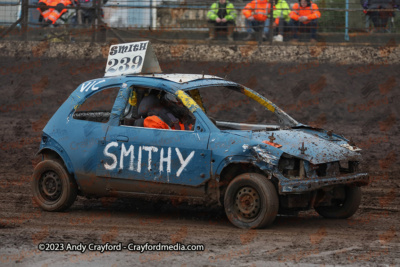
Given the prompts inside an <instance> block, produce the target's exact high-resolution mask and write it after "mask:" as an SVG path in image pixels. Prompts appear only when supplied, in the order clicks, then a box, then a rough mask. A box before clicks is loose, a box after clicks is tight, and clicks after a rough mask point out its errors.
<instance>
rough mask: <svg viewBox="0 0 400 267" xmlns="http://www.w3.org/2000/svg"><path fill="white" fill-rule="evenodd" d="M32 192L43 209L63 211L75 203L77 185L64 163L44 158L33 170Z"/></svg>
mask: <svg viewBox="0 0 400 267" xmlns="http://www.w3.org/2000/svg"><path fill="white" fill-rule="evenodd" d="M32 192H33V199H34V200H35V202H36V203H37V204H38V205H39V206H40V207H41V208H42V209H43V210H47V211H63V210H65V209H67V208H69V207H70V206H71V205H72V204H73V203H74V201H75V199H76V195H77V186H76V183H75V180H74V179H73V178H72V177H71V175H70V174H69V173H68V172H67V171H66V169H65V168H64V166H62V163H60V162H58V161H54V160H44V161H42V162H40V163H39V164H38V165H37V166H36V167H35V170H34V171H33V177H32Z"/></svg>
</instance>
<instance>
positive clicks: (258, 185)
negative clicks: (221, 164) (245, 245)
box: [224, 173, 279, 229]
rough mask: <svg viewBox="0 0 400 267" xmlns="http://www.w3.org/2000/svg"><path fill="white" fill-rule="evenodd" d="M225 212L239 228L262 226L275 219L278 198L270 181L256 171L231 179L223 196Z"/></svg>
mask: <svg viewBox="0 0 400 267" xmlns="http://www.w3.org/2000/svg"><path fill="white" fill-rule="evenodd" d="M224 206H225V213H226V215H227V217H228V219H229V220H230V221H231V223H232V224H233V225H235V226H237V227H239V228H244V229H249V228H251V229H255V228H264V227H266V226H268V225H270V224H272V222H273V221H274V220H275V217H276V215H277V213H278V209H279V199H278V194H277V192H276V189H275V187H274V185H273V184H272V182H271V181H270V180H268V179H267V178H266V177H265V176H263V175H261V174H258V173H244V174H241V175H239V176H237V177H236V178H235V179H233V180H232V181H231V182H230V183H229V186H228V188H227V190H226V192H225V196H224Z"/></svg>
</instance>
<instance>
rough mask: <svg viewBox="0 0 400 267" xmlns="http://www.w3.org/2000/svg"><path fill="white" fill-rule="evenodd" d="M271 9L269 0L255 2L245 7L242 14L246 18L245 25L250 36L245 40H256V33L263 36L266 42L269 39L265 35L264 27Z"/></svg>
mask: <svg viewBox="0 0 400 267" xmlns="http://www.w3.org/2000/svg"><path fill="white" fill-rule="evenodd" d="M269 9H270V4H269V3H268V1H267V0H253V1H251V2H250V3H248V4H247V5H246V6H245V7H244V9H243V11H242V12H243V15H244V16H245V18H246V20H245V24H246V31H247V33H248V35H247V36H246V37H245V38H244V39H243V40H245V41H249V40H251V39H254V37H255V36H254V32H257V33H259V34H261V35H262V38H263V39H264V40H266V39H267V37H266V36H265V33H264V26H265V21H266V20H267V18H268V12H269Z"/></svg>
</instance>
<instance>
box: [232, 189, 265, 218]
mask: <svg viewBox="0 0 400 267" xmlns="http://www.w3.org/2000/svg"><path fill="white" fill-rule="evenodd" d="M260 209H261V202H260V195H259V194H258V192H257V191H256V190H255V189H254V188H252V187H249V186H246V187H242V188H241V189H240V190H239V191H238V192H237V193H236V196H235V211H236V213H237V214H238V215H239V216H240V217H242V218H245V219H254V218H256V217H257V215H258V213H259V212H260Z"/></svg>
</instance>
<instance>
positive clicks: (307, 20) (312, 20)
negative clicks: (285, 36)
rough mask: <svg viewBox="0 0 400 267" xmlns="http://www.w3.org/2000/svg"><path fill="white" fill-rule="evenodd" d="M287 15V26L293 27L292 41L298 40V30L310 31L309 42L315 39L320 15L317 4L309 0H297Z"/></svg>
mask: <svg viewBox="0 0 400 267" xmlns="http://www.w3.org/2000/svg"><path fill="white" fill-rule="evenodd" d="M289 16H290V22H289V26H290V27H291V28H292V29H293V39H292V42H297V41H298V37H297V33H298V31H299V30H306V31H310V32H311V39H310V42H316V41H317V39H316V37H317V26H318V19H319V18H320V17H321V13H320V12H319V10H318V6H317V4H314V3H313V2H311V0H299V3H296V4H294V5H293V8H292V12H290V14H289Z"/></svg>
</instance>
